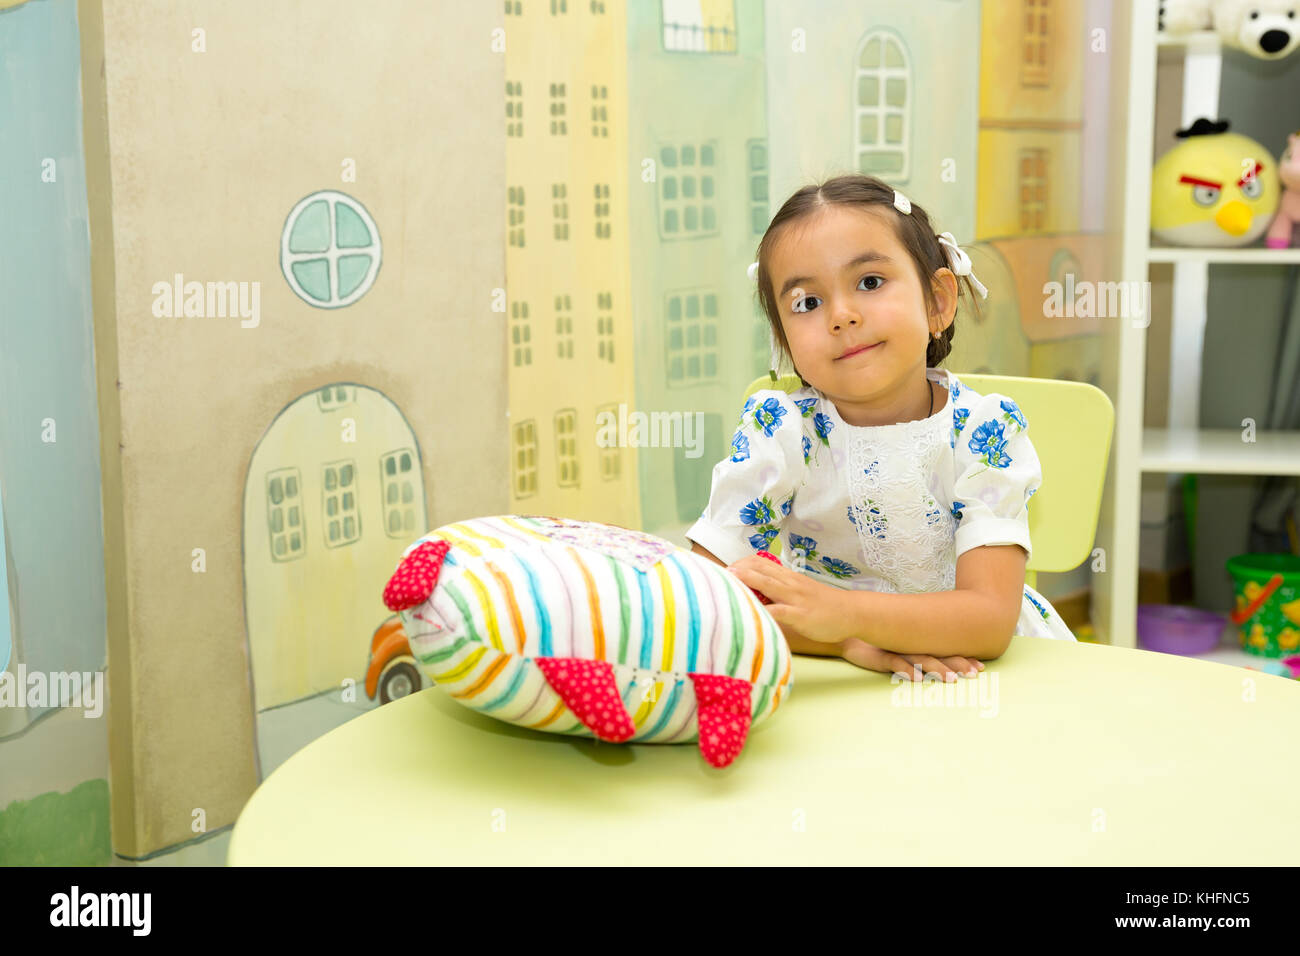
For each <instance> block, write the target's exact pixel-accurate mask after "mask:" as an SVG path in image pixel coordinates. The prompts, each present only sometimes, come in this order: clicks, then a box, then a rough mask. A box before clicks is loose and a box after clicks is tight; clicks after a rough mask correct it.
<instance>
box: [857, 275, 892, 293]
mask: <svg viewBox="0 0 1300 956" xmlns="http://www.w3.org/2000/svg"><path fill="white" fill-rule="evenodd" d="M872 279H874V280H875V281H876V283H877V284H876V285H874V286H872V287H871V288H870V289H866V290H865V291H867V292H875V291H876V290H877V289H879V288H880V284H882V283H883V282H884V281H885V279H884V277H883V276H863V277H862V278H861V279H860V280H858V281H859V283H862V282H870V281H871V280H872Z"/></svg>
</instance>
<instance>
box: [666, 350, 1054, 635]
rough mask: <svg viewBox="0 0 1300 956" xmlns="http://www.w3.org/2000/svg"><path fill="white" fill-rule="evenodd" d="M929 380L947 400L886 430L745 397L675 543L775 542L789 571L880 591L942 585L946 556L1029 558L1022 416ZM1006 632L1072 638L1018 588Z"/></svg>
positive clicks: (995, 400) (751, 545)
mask: <svg viewBox="0 0 1300 956" xmlns="http://www.w3.org/2000/svg"><path fill="white" fill-rule="evenodd" d="M926 377H927V378H928V379H929V380H931V381H934V382H938V383H940V384H942V385H946V386H947V389H948V402H947V403H946V404H945V405H944V406H943V407H942V408H940V409H939V410H938V411H936V412H935V413H934V414H932V415H931V416H930V417H928V418H922V419H918V420H917V421H912V422H900V423H899V424H896V425H875V426H860V425H849V424H847V423H846V422H845V421H844V420H843V419H841V418H840V416H839V412H838V411H837V410H836V408H835V404H834V403H833V402H832V401H831V400H830V399H828V398H827V397H826V396H825V395H823V394H822V393H821V392H819V391H818V390H817V389H815V388H813V387H812V386H805V387H803V388H801V389H799V390H798V391H796V392H793V393H786V392H784V391H781V390H779V389H764V390H762V391H759V392H756V393H755V394H753V395H752V396H750V397H749V398H747V399H746V400H745V405H744V408H743V409H742V410H741V414H740V422H739V424H738V426H737V428H736V433H735V435H734V436H733V437H732V439H731V455H730V456H729V457H727V458H724V459H723V460H722V461H720V462H718V464H717V465H715V466H714V468H713V486H712V490H711V492H710V494H709V503H708V505H707V506H706V507H705V509H704V513H703V514H702V515H701V516H700V518H699V520H698V521H696V522H695V524H694V525H692V526H691V528H690V529H689V530H688V531H687V532H686V537H687V538H689V539H690V540H691V541H695V542H697V543H699V544H700V545H701V546H702V547H704V548H707V549H708V550H709V551H710V552H712V553H713V554H714V555H716V556H717V557H718V558H719V559H721V560H722V561H725V562H727V563H728V564H730V563H733V562H735V561H739V560H740V559H741V558H743V557H746V556H747V555H751V554H754V553H756V552H758V551H760V550H771V546H772V542H773V541H774V539H776V538H777V537H778V536H779V537H781V539H782V540H781V550H782V557H783V558H784V559H785V560H784V563H785V564H786V565H787V566H794V567H798V568H800V569H801V570H802V571H803V573H805V574H808V575H810V576H812V577H815V578H817V579H818V580H820V581H823V582H825V583H827V584H832V585H835V586H837V587H842V588H849V589H855V590H869V591H885V592H891V593H918V592H926V591H947V590H952V589H953V588H954V586H955V584H956V574H957V558H958V557H959V556H960V555H962V554H964V553H965V552H966V551H969V550H970V549H971V548H978V547H980V546H982V545H1000V544H1018V545H1020V546H1021V547H1023V548H1024V549H1025V551H1026V553H1032V552H1031V546H1030V541H1029V510H1028V505H1029V499H1030V498H1031V497H1032V496H1033V494H1034V492H1035V491H1037V490H1038V486H1039V485H1040V484H1041V482H1042V475H1043V473H1042V467H1041V465H1040V464H1039V461H1038V455H1037V454H1036V453H1035V451H1034V446H1033V445H1032V444H1031V443H1030V440H1029V432H1028V429H1029V424H1028V422H1026V421H1025V416H1024V414H1023V413H1022V412H1021V411H1020V409H1019V407H1018V406H1017V405H1016V403H1015V402H1014V401H1013V400H1012V399H1011V398H1009V397H1008V396H1006V395H1002V394H999V393H996V392H992V393H989V394H988V395H980V394H979V393H978V392H975V391H974V390H972V389H970V388H967V387H966V386H964V385H962V384H961V382H960V381H959V380H958V379H957V377H956V376H955V375H953V374H952V373H951V372H949V371H948V370H947V369H934V368H932V369H928V370H927V371H926ZM1016 634H1022V635H1031V636H1034V637H1044V638H1049V639H1053V640H1062V641H1073V640H1075V637H1074V635H1073V634H1071V633H1070V629H1069V628H1067V627H1066V626H1065V625H1064V624H1063V623H1062V622H1061V619H1060V616H1059V615H1058V614H1057V613H1056V610H1055V608H1053V607H1052V605H1051V604H1050V603H1049V602H1048V600H1047V599H1046V598H1044V597H1043V596H1042V595H1041V594H1039V593H1038V592H1037V591H1036V590H1034V589H1033V588H1031V587H1029V586H1027V585H1026V586H1025V588H1024V599H1023V600H1022V601H1021V610H1020V620H1019V623H1018V624H1017V626H1016Z"/></svg>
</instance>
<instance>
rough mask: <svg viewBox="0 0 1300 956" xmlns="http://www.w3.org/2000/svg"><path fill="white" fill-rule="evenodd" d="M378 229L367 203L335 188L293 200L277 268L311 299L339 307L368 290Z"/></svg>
mask: <svg viewBox="0 0 1300 956" xmlns="http://www.w3.org/2000/svg"><path fill="white" fill-rule="evenodd" d="M381 253H382V250H381V246H380V241H379V229H378V227H377V226H376V225H375V221H374V220H373V219H372V218H370V213H368V212H367V211H366V208H365V207H364V206H362V205H361V203H359V202H357V201H356V200H355V199H353V198H352V197H351V196H348V195H346V194H345V193H341V192H335V191H334V190H328V189H327V190H324V191H322V192H317V193H312V194H311V195H310V196H308V197H306V198H305V199H303V200H301V201H300V202H299V203H298V205H296V206H294V207H293V209H292V210H291V211H290V213H289V218H288V219H286V220H285V223H284V231H283V233H282V234H281V236H280V269H281V271H282V272H283V273H284V278H285V280H286V281H287V282H288V283H289V288H291V289H293V291H294V293H295V294H296V295H297V296H298V298H300V299H302V300H303V301H304V302H306V303H308V304H309V305H314V306H316V307H317V308H322V309H338V308H342V307H343V306H348V305H351V304H352V303H353V302H355V301H357V299H359V298H361V297H362V296H363V295H365V294H366V292H368V291H369V290H370V286H371V285H372V284H374V281H375V276H377V275H378V274H379V263H380V259H381V257H382V256H381Z"/></svg>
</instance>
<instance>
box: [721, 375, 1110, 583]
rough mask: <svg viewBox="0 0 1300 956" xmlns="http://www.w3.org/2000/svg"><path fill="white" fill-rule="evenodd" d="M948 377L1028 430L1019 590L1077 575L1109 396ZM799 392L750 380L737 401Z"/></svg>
mask: <svg viewBox="0 0 1300 956" xmlns="http://www.w3.org/2000/svg"><path fill="white" fill-rule="evenodd" d="M953 374H954V375H956V376H957V378H958V379H960V380H961V383H962V384H963V385H966V386H969V387H970V388H973V389H974V390H975V391H977V392H979V393H980V394H981V395H987V394H988V393H989V392H999V393H1001V394H1003V395H1009V396H1011V398H1012V399H1014V400H1015V403H1016V404H1017V405H1019V406H1020V410H1021V411H1022V412H1024V414H1025V421H1027V422H1028V423H1029V437H1030V440H1031V441H1033V443H1034V451H1036V452H1037V453H1038V460H1039V463H1040V464H1041V465H1042V466H1043V483H1042V486H1041V487H1040V488H1039V489H1038V491H1037V492H1035V494H1034V497H1033V498H1032V499H1031V501H1030V504H1029V537H1030V539H1031V540H1032V541H1033V543H1034V549H1033V554H1032V555H1031V556H1030V558H1029V563H1028V565H1026V573H1025V583H1026V584H1028V585H1029V586H1030V587H1031V588H1033V587H1037V581H1038V572H1039V571H1071V570H1073V569H1074V568H1077V567H1078V566H1079V565H1080V564H1082V563H1083V562H1084V561H1086V560H1087V559H1088V557H1089V556H1090V555H1091V554H1092V548H1093V544H1094V541H1095V538H1096V534H1097V516H1098V514H1099V513H1100V511H1101V494H1102V489H1103V487H1104V486H1105V484H1106V460H1107V457H1108V456H1109V454H1110V439H1111V433H1112V431H1113V429H1114V425H1115V407H1114V406H1113V405H1112V404H1111V401H1110V398H1109V396H1107V395H1106V393H1105V392H1103V391H1102V390H1101V389H1099V388H1097V387H1096V386H1094V385H1089V384H1087V383H1085V382H1065V381H1060V380H1058V379H1050V378H1020V377H1017V376H1012V375H976V374H962V373H961V372H954V373H953ZM801 385H802V383H801V382H800V381H799V377H798V376H797V375H786V376H783V377H782V378H781V379H779V380H778V381H777V382H776V383H775V384H773V382H772V379H771V377H770V376H767V375H764V376H763V377H762V378H757V379H755V380H754V381H753V383H752V384H751V385H750V386H749V388H748V389H746V391H745V395H744V397H745V398H748V397H749V396H750V395H753V394H754V393H755V392H757V391H760V390H761V389H765V388H779V389H781V390H782V391H785V392H794V391H798V389H799V388H800V387H801ZM779 541H780V539H779V538H778V539H777V542H776V543H779Z"/></svg>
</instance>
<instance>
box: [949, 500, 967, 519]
mask: <svg viewBox="0 0 1300 956" xmlns="http://www.w3.org/2000/svg"><path fill="white" fill-rule="evenodd" d="M965 507H966V502H964V501H954V502H953V503H952V517H953V520H954V521H960V520H961V509H962V508H965Z"/></svg>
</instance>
